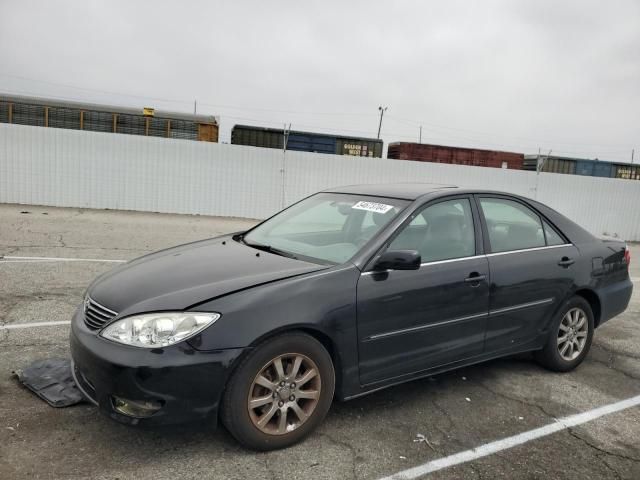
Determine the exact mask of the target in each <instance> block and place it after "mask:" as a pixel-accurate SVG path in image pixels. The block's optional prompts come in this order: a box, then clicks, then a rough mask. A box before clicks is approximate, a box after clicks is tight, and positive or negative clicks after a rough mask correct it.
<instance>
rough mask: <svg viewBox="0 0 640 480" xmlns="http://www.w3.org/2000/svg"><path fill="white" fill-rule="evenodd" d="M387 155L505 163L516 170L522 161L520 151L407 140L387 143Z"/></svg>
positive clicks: (484, 164)
mask: <svg viewBox="0 0 640 480" xmlns="http://www.w3.org/2000/svg"><path fill="white" fill-rule="evenodd" d="M387 157H388V158H392V159H396V160H415V161H418V162H434V163H452V164H457V165H473V166H476V167H495V168H502V166H503V164H505V165H506V166H507V168H513V169H516V170H522V163H523V162H524V154H522V153H513V152H499V151H494V150H479V149H476V148H462V147H446V146H443V145H429V144H425V143H408V142H398V143H391V144H389V151H388V154H387Z"/></svg>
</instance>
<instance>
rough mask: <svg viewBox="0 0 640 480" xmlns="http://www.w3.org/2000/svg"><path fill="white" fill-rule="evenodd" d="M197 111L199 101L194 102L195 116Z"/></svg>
mask: <svg viewBox="0 0 640 480" xmlns="http://www.w3.org/2000/svg"><path fill="white" fill-rule="evenodd" d="M197 111H198V101H197V100H194V101H193V114H194V115H195V114H196V112H197Z"/></svg>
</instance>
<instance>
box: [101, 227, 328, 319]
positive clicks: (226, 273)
mask: <svg viewBox="0 0 640 480" xmlns="http://www.w3.org/2000/svg"><path fill="white" fill-rule="evenodd" d="M325 268H327V267H326V266H324V265H318V264H315V263H308V262H304V261H301V260H295V259H292V258H287V257H282V256H280V255H275V254H273V253H269V252H265V251H259V250H256V249H254V248H251V247H248V246H246V245H244V244H241V243H238V242H237V241H235V240H233V239H232V237H231V236H226V237H218V238H214V239H210V240H203V241H199V242H194V243H190V244H186V245H181V246H178V247H174V248H169V249H167V250H162V251H160V252H156V253H152V254H150V255H146V256H144V257H140V258H138V259H135V260H132V261H130V262H128V263H126V264H124V265H122V266H120V267H117V268H115V269H113V270H111V271H109V272H107V273H106V274H104V275H102V276H101V277H99V278H98V279H96V280H95V281H94V283H93V284H92V285H91V287H90V288H89V295H90V296H91V298H92V299H93V300H95V301H96V302H98V303H100V304H102V305H103V306H105V307H107V308H109V309H111V310H114V311H116V312H118V313H119V314H120V315H128V314H132V313H140V312H146V311H161V310H184V309H187V308H189V307H192V306H194V305H197V304H199V303H202V302H205V301H208V300H212V299H214V298H216V297H220V296H223V295H227V294H229V293H232V292H235V291H238V290H244V289H247V288H251V287H254V286H257V285H261V284H264V283H269V282H273V281H276V280H281V279H284V278H288V277H292V276H296V275H302V274H305V273H310V272H314V271H318V270H323V269H325Z"/></svg>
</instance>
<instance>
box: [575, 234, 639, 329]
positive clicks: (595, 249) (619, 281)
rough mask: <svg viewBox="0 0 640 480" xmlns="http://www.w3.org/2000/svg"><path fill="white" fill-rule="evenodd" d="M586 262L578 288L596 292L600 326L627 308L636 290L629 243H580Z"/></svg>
mask: <svg viewBox="0 0 640 480" xmlns="http://www.w3.org/2000/svg"><path fill="white" fill-rule="evenodd" d="M577 248H578V249H579V250H580V254H581V256H582V258H583V261H582V262H581V263H580V265H579V266H578V267H579V274H578V275H577V277H576V290H589V291H592V292H594V293H595V294H596V295H597V297H598V300H599V307H600V318H599V319H598V326H600V325H602V324H603V323H604V322H606V321H607V320H610V319H611V318H613V317H615V316H616V315H618V314H620V313H622V312H623V311H624V310H626V308H627V306H628V305H629V301H630V300H631V294H632V293H633V282H632V281H631V279H630V278H629V268H628V265H627V263H626V261H625V259H624V251H625V243H624V242H622V241H619V240H597V239H596V240H595V241H594V242H590V243H583V244H579V245H577Z"/></svg>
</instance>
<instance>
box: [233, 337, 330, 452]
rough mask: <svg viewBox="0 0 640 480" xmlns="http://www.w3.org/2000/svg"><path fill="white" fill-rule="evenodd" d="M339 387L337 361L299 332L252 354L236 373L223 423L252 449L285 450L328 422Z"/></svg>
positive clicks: (262, 345) (317, 343) (314, 341)
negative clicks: (334, 367) (330, 409)
mask: <svg viewBox="0 0 640 480" xmlns="http://www.w3.org/2000/svg"><path fill="white" fill-rule="evenodd" d="M334 388H335V372H334V369H333V363H332V361H331V356H330V355H329V353H328V352H327V350H326V349H325V348H324V346H323V345H322V344H321V343H320V342H318V341H317V340H316V339H315V338H313V337H311V336H309V335H306V334H304V333H298V332H295V333H288V334H283V335H280V336H277V337H273V338H271V339H268V340H266V341H264V342H263V343H261V344H259V345H258V346H257V347H255V348H254V349H253V350H251V352H250V353H249V354H248V355H247V357H246V358H244V360H243V361H242V362H241V363H240V365H239V366H238V367H237V368H236V370H235V371H234V373H233V374H232V376H231V379H230V380H229V383H228V385H227V388H226V389H225V393H224V398H223V403H222V409H221V418H222V422H223V423H224V425H225V426H226V427H227V429H228V430H229V432H231V434H232V435H233V436H234V437H235V438H236V439H237V440H238V441H239V442H240V443H242V444H243V445H245V446H247V447H249V448H253V449H255V450H273V449H277V448H284V447H287V446H289V445H292V444H294V443H296V442H298V441H300V440H302V439H303V438H304V437H305V436H306V435H308V434H309V433H311V432H312V431H313V430H314V429H315V428H316V427H317V426H318V425H319V424H320V422H322V420H323V418H324V417H325V415H326V413H327V411H328V410H329V407H330V405H331V401H332V399H333V391H334Z"/></svg>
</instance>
